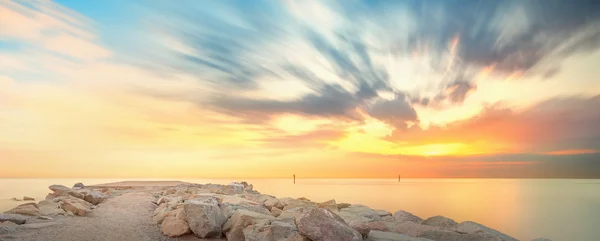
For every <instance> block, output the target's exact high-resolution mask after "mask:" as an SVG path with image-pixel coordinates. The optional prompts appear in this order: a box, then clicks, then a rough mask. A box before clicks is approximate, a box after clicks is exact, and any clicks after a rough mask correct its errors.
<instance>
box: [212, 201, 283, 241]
mask: <svg viewBox="0 0 600 241" xmlns="http://www.w3.org/2000/svg"><path fill="white" fill-rule="evenodd" d="M272 220H275V218H274V217H272V216H271V215H265V214H261V213H256V212H252V211H248V210H245V209H239V210H237V211H235V213H234V214H233V216H231V218H229V220H227V222H226V223H225V224H224V225H223V231H224V232H225V236H226V237H227V240H228V241H245V240H246V236H247V235H248V236H249V237H253V236H256V235H257V234H256V233H257V232H258V231H259V230H258V229H259V228H262V227H264V226H266V225H268V224H269V223H270V221H272ZM249 226H253V227H249ZM247 227H249V229H251V230H245V229H246V228H247Z"/></svg>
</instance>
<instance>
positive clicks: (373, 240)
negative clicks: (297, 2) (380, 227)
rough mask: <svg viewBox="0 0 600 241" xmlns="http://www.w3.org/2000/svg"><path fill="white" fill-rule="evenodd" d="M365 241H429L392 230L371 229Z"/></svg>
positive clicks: (428, 240)
mask: <svg viewBox="0 0 600 241" xmlns="http://www.w3.org/2000/svg"><path fill="white" fill-rule="evenodd" d="M365 241H431V240H430V239H425V238H415V237H410V236H406V235H403V234H398V233H392V232H381V231H376V230H373V231H371V232H369V234H368V235H367V238H366V239H365Z"/></svg>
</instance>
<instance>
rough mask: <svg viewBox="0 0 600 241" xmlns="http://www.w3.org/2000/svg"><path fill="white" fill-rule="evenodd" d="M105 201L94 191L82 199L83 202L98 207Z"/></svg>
mask: <svg viewBox="0 0 600 241" xmlns="http://www.w3.org/2000/svg"><path fill="white" fill-rule="evenodd" d="M105 199H106V196H105V195H104V194H102V193H100V192H96V191H90V192H89V193H87V194H85V196H84V197H83V200H85V201H87V202H89V203H91V204H94V205H98V204H100V203H101V202H103V201H104V200H105Z"/></svg>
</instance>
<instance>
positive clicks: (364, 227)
mask: <svg viewBox="0 0 600 241" xmlns="http://www.w3.org/2000/svg"><path fill="white" fill-rule="evenodd" d="M348 225H350V227H352V228H353V229H354V230H356V231H358V232H359V233H360V234H361V235H363V236H366V235H367V234H369V232H370V231H371V230H376V231H389V227H388V226H387V225H386V224H385V222H383V221H373V222H360V221H358V222H352V223H349V224H348Z"/></svg>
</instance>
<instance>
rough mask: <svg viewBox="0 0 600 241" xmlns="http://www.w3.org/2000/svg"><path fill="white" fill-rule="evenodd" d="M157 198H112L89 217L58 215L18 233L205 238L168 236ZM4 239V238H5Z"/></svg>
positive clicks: (28, 238) (92, 239)
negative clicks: (158, 218) (156, 219)
mask: <svg viewBox="0 0 600 241" xmlns="http://www.w3.org/2000/svg"><path fill="white" fill-rule="evenodd" d="M152 200H154V198H153V197H152V196H151V195H150V194H149V193H146V192H134V193H125V194H123V195H121V196H117V197H114V198H110V199H108V200H106V201H105V202H103V203H101V204H100V205H98V207H97V208H96V209H95V210H94V211H93V212H92V213H91V214H89V215H88V216H86V217H58V218H56V219H55V220H54V221H53V222H55V223H56V224H55V225H52V226H47V227H42V228H37V229H26V230H23V231H20V232H18V233H15V234H14V235H13V236H15V237H16V239H9V240H23V241H150V240H152V241H154V240H202V239H198V238H196V237H194V236H192V235H187V236H185V237H182V238H178V239H174V238H168V237H165V236H163V235H161V234H160V231H159V227H158V226H157V225H156V224H154V223H153V222H152V216H151V215H152V212H153V210H154V208H155V206H154V204H152V203H151V201H152ZM1 239H2V238H0V240H1Z"/></svg>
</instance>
